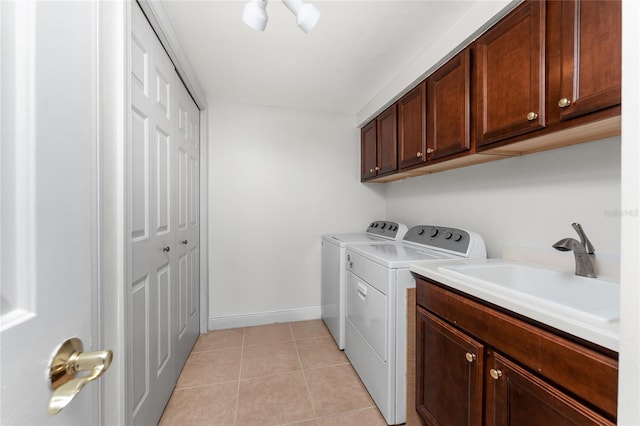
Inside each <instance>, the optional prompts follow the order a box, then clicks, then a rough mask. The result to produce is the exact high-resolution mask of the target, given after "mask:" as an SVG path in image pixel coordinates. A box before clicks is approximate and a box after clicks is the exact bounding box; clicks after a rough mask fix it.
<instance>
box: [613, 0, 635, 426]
mask: <svg viewBox="0 0 640 426" xmlns="http://www.w3.org/2000/svg"><path fill="white" fill-rule="evenodd" d="M638 22H640V5H639V4H638V2H637V1H635V0H625V1H623V2H622V70H623V72H622V88H623V90H622V103H623V105H624V108H622V179H621V188H622V208H621V210H622V211H623V212H625V214H623V215H622V218H621V219H622V226H621V228H622V229H621V231H622V232H621V233H622V247H623V248H622V259H621V260H622V262H621V270H620V278H621V279H620V372H619V382H618V386H619V387H618V424H620V425H622V426H632V425H636V426H637V425H639V424H640V404H638V396H639V395H640V333H638V328H639V325H640V286H639V285H638V284H639V283H640V263H638V259H639V258H640V223H639V221H638V219H639V218H640V216H639V215H638V211H639V210H640V193H639V192H638V188H640V149H638V140H640V122H639V121H638V117H640V80H639V79H638V76H640V50H639V49H638V45H639V44H640V29H639V28H638ZM627 213H628V214H627Z"/></svg>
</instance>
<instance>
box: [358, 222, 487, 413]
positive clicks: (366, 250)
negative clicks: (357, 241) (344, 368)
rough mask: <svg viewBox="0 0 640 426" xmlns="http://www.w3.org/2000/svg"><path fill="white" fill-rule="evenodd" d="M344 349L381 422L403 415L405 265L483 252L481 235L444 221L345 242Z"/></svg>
mask: <svg viewBox="0 0 640 426" xmlns="http://www.w3.org/2000/svg"><path fill="white" fill-rule="evenodd" d="M346 253H347V258H346V260H347V265H346V267H347V272H346V280H347V283H346V293H347V297H346V299H347V306H346V321H345V336H346V342H345V353H346V354H347V357H348V358H349V360H350V361H351V364H352V365H353V368H354V369H355V370H356V372H357V373H358V375H359V376H360V378H361V379H362V382H363V383H364V385H365V386H366V388H367V390H368V391H369V394H370V395H371V397H372V398H373V400H374V401H375V403H376V405H377V406H378V408H379V410H380V412H381V413H382V415H383V416H384V418H385V420H386V422H387V423H388V424H390V425H395V424H401V423H405V421H406V373H407V366H406V359H407V289H408V288H412V287H415V286H416V281H415V277H414V276H413V274H412V273H411V272H410V271H409V265H411V264H413V263H417V262H423V261H428V260H442V259H461V260H463V259H471V258H486V257H487V253H486V248H485V244H484V241H483V240H482V238H481V237H480V236H479V235H478V234H476V233H474V232H470V231H466V230H463V229H456V228H449V227H444V226H432V225H420V226H414V227H413V228H411V229H410V230H409V231H408V232H407V234H406V235H405V237H404V239H403V240H402V242H397V243H382V244H376V245H363V246H348V247H347V251H346Z"/></svg>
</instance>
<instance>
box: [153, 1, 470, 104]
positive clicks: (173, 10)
mask: <svg viewBox="0 0 640 426" xmlns="http://www.w3.org/2000/svg"><path fill="white" fill-rule="evenodd" d="M475 1H477V0H470V1H460V0H448V1H447V0H440V1H436V0H428V1H418V0H412V1H396V0H385V1H381V0H360V1H346V0H312V3H313V4H315V5H316V7H317V8H318V9H319V10H320V13H321V17H320V21H319V22H318V24H317V26H316V27H315V28H314V29H313V30H312V31H311V32H310V33H309V34H305V33H304V32H302V31H301V30H300V29H299V28H298V27H297V25H296V21H295V17H294V15H293V14H291V12H289V10H288V9H287V8H286V7H285V6H284V4H282V2H281V1H279V0H271V1H269V3H268V6H267V14H268V16H269V23H268V24H267V29H266V30H265V31H264V32H259V31H255V30H253V29H251V28H249V27H247V26H246V25H245V24H244V23H243V22H242V20H241V16H242V9H243V7H244V4H245V3H246V2H245V1H244V0H227V1H219V0H208V1H207V0H198V1H185V0H181V1H175V0H174V1H171V0H169V1H167V0H165V1H164V2H163V4H164V7H165V9H166V11H167V13H168V15H169V17H170V19H171V21H172V22H173V25H174V27H175V30H176V32H177V34H178V37H179V39H180V42H181V43H182V46H183V48H184V50H185V53H186V56H187V58H188V59H189V61H190V63H191V65H192V67H193V69H194V72H195V74H196V76H197V78H198V81H199V83H200V85H201V86H202V88H203V90H204V91H205V92H206V96H207V98H208V99H209V102H212V101H216V100H222V101H232V102H238V103H248V104H256V105H269V106H277V107H287V108H297V109H307V110H318V111H328V112H336V113H347V114H355V113H357V112H358V111H359V110H360V109H361V108H362V107H363V106H364V105H365V104H366V103H367V102H369V101H370V100H371V99H372V98H373V97H374V96H376V95H377V94H378V93H379V92H380V91H381V90H382V89H383V88H384V87H385V86H386V85H388V84H389V83H390V82H391V81H392V80H393V79H394V78H395V77H396V76H397V75H398V74H399V73H401V72H402V71H403V70H404V69H405V68H407V67H408V66H409V65H410V64H411V63H412V61H414V60H415V59H416V58H417V57H418V56H419V55H420V54H421V53H422V52H423V51H425V50H426V49H427V48H428V47H429V46H430V45H431V44H432V43H433V42H434V41H435V40H437V38H438V36H439V35H440V34H442V33H443V32H444V31H445V30H446V29H447V28H448V27H449V26H450V25H451V24H452V23H453V22H455V21H456V20H457V19H458V18H459V17H460V15H462V14H463V13H464V11H466V10H467V9H468V8H469V7H470V6H471V5H472V4H473V3H474V2H475Z"/></svg>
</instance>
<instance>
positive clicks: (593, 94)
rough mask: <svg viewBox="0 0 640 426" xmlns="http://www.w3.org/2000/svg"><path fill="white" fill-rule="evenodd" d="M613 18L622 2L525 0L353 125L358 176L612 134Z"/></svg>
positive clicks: (388, 177)
mask: <svg viewBox="0 0 640 426" xmlns="http://www.w3.org/2000/svg"><path fill="white" fill-rule="evenodd" d="M621 21H622V7H621V0H600V1H593V0H547V1H541V0H524V1H523V2H522V3H521V4H520V5H519V6H517V7H516V8H515V9H514V10H513V11H512V12H511V13H509V14H508V15H506V16H505V17H504V18H503V19H501V20H500V21H499V22H498V23H496V24H495V25H494V26H493V27H491V28H490V29H489V30H487V31H486V32H485V33H484V34H483V35H481V36H480V37H479V38H478V39H477V40H476V41H475V42H473V43H472V44H471V45H470V46H468V47H467V48H465V49H463V50H462V51H461V52H460V53H458V54H457V55H456V56H454V57H453V58H452V59H451V60H450V61H448V62H447V63H445V65H443V66H441V67H440V68H439V69H438V70H436V71H435V72H434V73H433V74H431V75H430V76H429V77H428V78H427V79H426V80H425V81H423V82H422V83H420V84H419V85H418V86H417V87H416V88H414V89H413V90H411V91H410V92H409V93H407V94H406V95H405V96H403V97H402V98H401V99H400V100H399V101H397V102H396V103H395V104H394V105H393V106H392V107H391V108H389V109H387V110H385V111H384V112H383V113H382V114H380V115H379V116H378V118H377V119H376V121H375V122H376V123H377V124H376V127H375V129H374V128H370V127H369V126H371V124H369V125H367V126H366V127H365V128H363V129H362V137H363V141H362V146H363V152H362V156H363V158H362V164H363V166H362V167H363V168H362V180H363V181H365V180H366V181H374V182H389V181H392V180H397V179H401V178H405V177H409V176H418V175H421V174H425V173H431V172H437V171H441V170H448V169H452V168H456V167H463V166H466V165H471V164H478V163H482V162H487V161H493V160H495V159H499V158H505V157H509V156H513V155H522V154H527V153H532V152H538V151H543V150H548V149H552V148H558V147H562V146H566V145H571V144H575V143H582V142H588V141H592V140H597V139H603V138H607V137H611V136H615V135H619V134H620V109H621V107H620V103H621V74H622V65H621V62H622V61H621V58H622V36H621ZM396 119H397V120H396ZM374 133H375V134H376V135H375V136H374ZM365 137H366V138H367V140H366V141H365V140H364V139H365ZM396 138H397V139H396ZM373 139H376V150H375V151H376V154H375V155H376V159H375V161H374V160H373V159H372V158H373V157H371V156H372V155H373V154H372V151H371V146H372V140H373ZM396 142H397V143H396ZM365 146H366V148H365Z"/></svg>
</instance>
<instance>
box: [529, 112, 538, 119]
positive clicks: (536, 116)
mask: <svg viewBox="0 0 640 426" xmlns="http://www.w3.org/2000/svg"><path fill="white" fill-rule="evenodd" d="M536 118H538V114H536V113H535V112H530V113H529V114H527V120H529V121H533V120H535V119H536Z"/></svg>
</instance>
